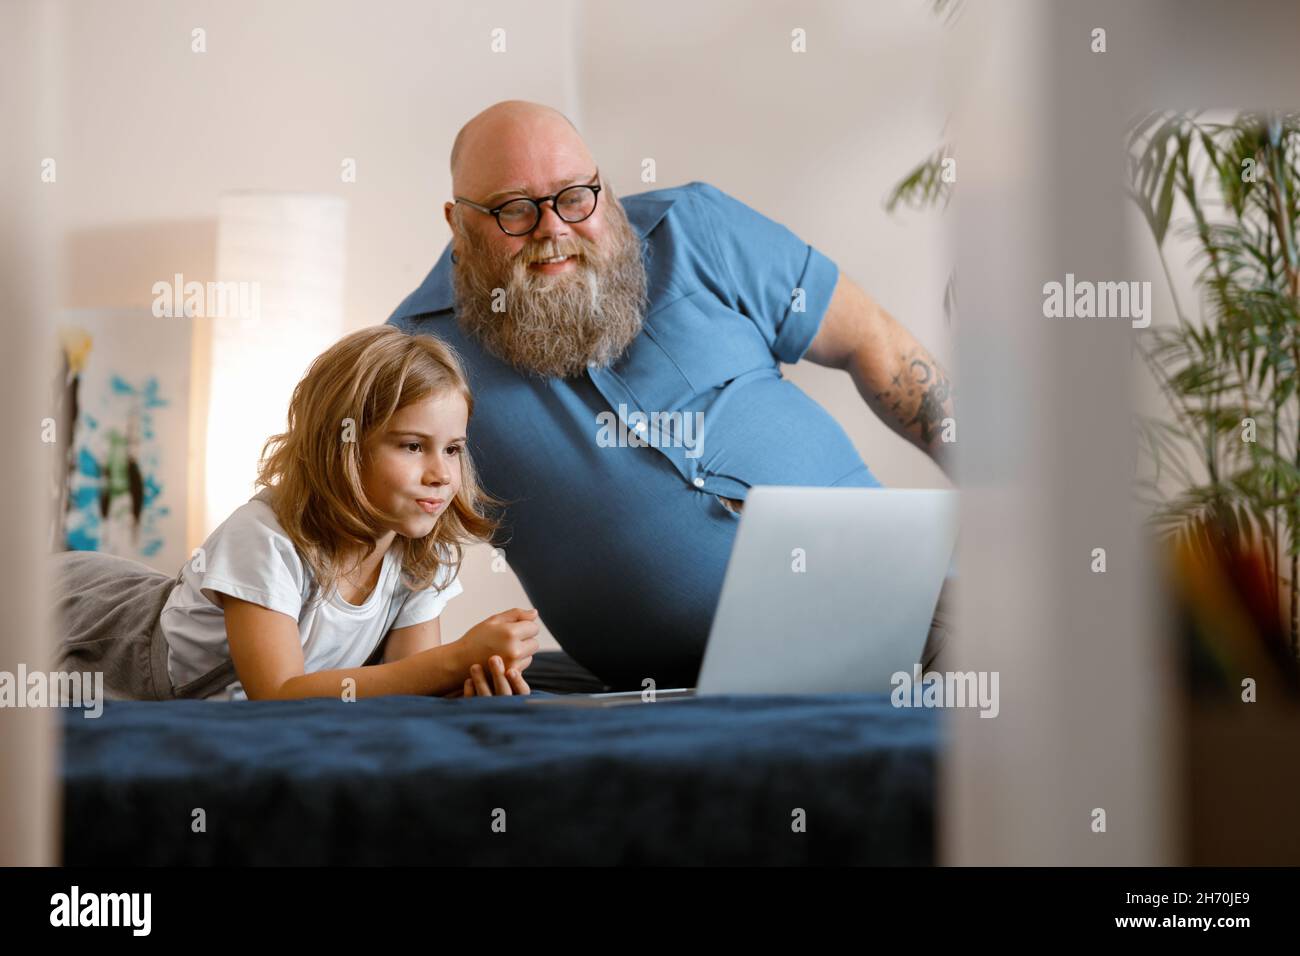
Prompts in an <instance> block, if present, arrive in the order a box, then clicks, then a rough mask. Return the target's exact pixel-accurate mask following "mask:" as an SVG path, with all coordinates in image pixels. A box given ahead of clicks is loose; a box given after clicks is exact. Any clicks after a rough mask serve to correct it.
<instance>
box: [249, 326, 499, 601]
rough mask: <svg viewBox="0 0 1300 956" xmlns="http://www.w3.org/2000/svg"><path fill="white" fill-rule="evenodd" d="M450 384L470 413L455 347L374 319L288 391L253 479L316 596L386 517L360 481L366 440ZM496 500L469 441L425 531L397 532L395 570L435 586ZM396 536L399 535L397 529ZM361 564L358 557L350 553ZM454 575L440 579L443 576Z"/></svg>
mask: <svg viewBox="0 0 1300 956" xmlns="http://www.w3.org/2000/svg"><path fill="white" fill-rule="evenodd" d="M448 392H454V393H456V394H459V395H460V396H461V397H462V398H463V399H464V400H465V405H466V408H467V409H468V410H469V414H470V415H471V416H472V415H473V414H474V397H473V395H472V394H471V393H470V389H469V381H468V380H467V379H466V377H465V372H464V369H463V368H462V367H461V364H460V360H459V359H458V358H457V356H456V353H455V351H454V350H453V349H452V348H451V347H450V346H449V345H447V344H446V343H445V342H443V341H441V340H440V339H437V338H435V337H433V336H432V335H410V334H408V333H406V332H402V331H400V330H398V329H396V328H393V327H392V326H386V325H380V326H375V327H373V328H367V329H362V330H361V331H359V332H353V333H352V334H351V335H346V336H344V337H343V338H342V339H340V340H339V341H338V342H336V343H335V344H334V345H332V346H331V347H330V348H329V349H327V350H326V351H325V352H323V353H322V354H321V355H319V356H317V358H316V359H315V361H313V362H312V363H311V367H310V368H308V370H307V374H306V375H304V376H303V378H302V381H300V382H299V383H298V385H297V386H296V387H295V388H294V390H293V398H292V399H291V400H290V402H289V416H288V422H287V424H288V430H287V431H285V432H283V433H281V434H279V435H273V436H271V438H269V439H268V440H267V441H266V444H264V445H263V446H262V458H261V461H260V462H259V465H258V476H257V486H258V487H259V488H260V487H266V488H271V489H273V494H272V496H271V498H272V500H271V506H272V508H273V510H274V511H275V516H276V518H277V519H278V520H279V522H280V525H281V527H283V528H284V531H285V533H286V534H287V535H288V536H289V538H290V540H292V541H293V543H294V546H295V547H296V548H297V549H298V553H299V554H301V555H302V556H303V559H304V560H305V561H306V562H307V564H308V565H309V566H310V567H311V570H312V573H313V574H314V575H315V577H316V582H317V586H318V587H319V588H320V594H319V596H320V598H321V599H323V597H324V595H327V594H331V593H332V592H333V591H334V588H335V587H336V586H337V584H338V579H339V577H340V576H341V575H342V574H343V573H344V571H345V570H350V568H348V569H345V568H344V567H343V564H344V562H345V560H346V556H347V555H348V554H349V553H352V552H355V551H356V550H357V548H358V547H360V548H362V549H363V550H364V551H365V553H366V554H369V553H370V552H371V551H373V550H374V545H375V538H376V536H377V529H378V528H379V526H380V523H381V522H383V521H391V520H393V516H392V515H387V514H385V513H384V512H382V511H380V510H379V509H378V508H376V507H375V506H374V505H373V504H372V503H371V502H370V501H369V499H367V497H366V495H365V492H364V491H363V489H362V474H363V469H364V467H365V462H366V455H367V448H368V447H369V442H368V439H369V438H370V437H371V436H374V435H379V434H382V433H383V431H384V429H385V428H386V427H387V425H388V422H389V421H390V420H391V419H392V417H393V416H394V415H395V414H396V413H397V411H398V410H399V409H402V408H405V407H406V406H408V405H412V404H415V403H416V402H421V401H424V400H426V399H429V398H437V397H439V396H441V395H443V394H445V393H448ZM500 504H501V502H500V501H499V500H498V499H496V498H493V497H492V496H490V495H488V494H487V493H486V492H484V491H483V490H482V488H481V487H480V486H479V483H478V476H477V474H476V472H475V469H474V464H473V460H472V459H471V457H470V454H469V452H468V450H462V453H461V484H460V490H459V491H457V492H456V495H455V497H454V498H452V500H451V501H450V502H449V503H448V505H447V507H446V508H445V509H444V510H443V513H442V515H441V516H440V517H439V518H438V523H437V524H436V525H434V528H433V531H431V532H430V533H429V534H427V535H425V536H424V537H423V538H415V539H411V538H403V547H402V574H403V576H404V577H405V579H406V584H407V586H408V587H410V588H411V589H412V590H415V591H420V590H424V589H426V588H428V587H431V586H432V585H433V582H434V580H435V578H436V576H437V574H438V570H439V568H440V567H441V566H442V565H447V566H450V567H451V568H453V569H454V571H455V572H457V573H458V572H459V571H460V564H461V561H462V559H463V557H464V546H466V545H469V544H474V543H477V542H480V541H486V540H489V539H490V538H491V536H492V534H493V533H494V532H495V531H496V530H497V527H498V521H497V520H496V519H495V518H493V517H491V516H490V515H489V514H488V509H489V508H494V507H496V506H497V505H500ZM399 537H401V536H399ZM358 563H359V562H358ZM452 577H454V574H453V575H451V576H449V577H448V578H447V580H448V581H450V580H451V579H452Z"/></svg>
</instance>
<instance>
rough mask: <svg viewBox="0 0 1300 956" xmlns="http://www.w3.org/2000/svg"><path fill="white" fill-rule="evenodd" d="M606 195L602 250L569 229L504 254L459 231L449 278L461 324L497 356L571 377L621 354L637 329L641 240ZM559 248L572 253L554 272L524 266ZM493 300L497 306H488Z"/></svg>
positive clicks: (642, 295) (642, 300)
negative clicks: (559, 236) (560, 269)
mask: <svg viewBox="0 0 1300 956" xmlns="http://www.w3.org/2000/svg"><path fill="white" fill-rule="evenodd" d="M606 195H608V196H609V201H608V202H607V203H606V204H605V205H604V206H603V207H602V208H603V215H604V217H605V230H606V232H605V237H604V248H603V249H601V248H598V247H597V246H595V245H593V244H592V243H591V242H589V241H588V240H587V239H585V238H583V237H581V236H579V235H578V234H577V233H570V234H569V236H568V237H567V238H565V239H562V240H558V241H554V240H550V239H546V240H542V241H540V242H536V243H533V244H532V245H530V246H525V247H524V249H523V250H521V251H520V252H519V253H518V254H517V255H516V256H515V257H514V258H510V257H508V256H505V257H503V256H500V255H499V254H497V253H495V252H493V251H492V250H491V249H490V248H489V247H487V246H486V245H485V244H484V243H482V242H481V241H480V240H479V239H478V238H477V237H476V236H475V235H474V234H473V233H472V232H470V231H469V230H465V231H464V234H463V235H459V238H460V240H461V245H460V246H459V249H460V252H459V255H458V256H457V264H456V265H455V266H454V267H453V268H452V284H453V287H454V289H455V292H456V309H457V313H458V317H459V320H460V323H461V327H462V328H464V329H465V331H466V332H468V333H469V334H470V335H472V336H473V337H474V338H476V339H477V340H478V341H479V342H480V343H482V345H483V346H484V347H485V348H487V350H488V351H490V352H491V353H492V354H494V355H496V356H497V357H498V358H500V359H501V360H502V361H505V362H507V363H509V364H510V365H513V366H514V367H515V368H517V369H520V370H521V371H525V372H532V373H534V374H537V375H541V376H548V377H549V376H556V377H560V378H570V377H573V376H575V375H580V374H581V373H582V372H583V370H584V369H585V368H586V367H587V366H588V365H589V364H592V363H594V364H596V365H599V366H605V365H608V364H610V363H611V362H613V361H614V360H615V359H617V358H618V357H619V356H620V355H622V354H623V351H624V350H625V349H626V348H627V347H628V345H629V344H631V342H632V340H633V339H634V338H636V336H637V334H638V333H639V332H640V331H641V323H642V319H643V317H644V314H645V307H646V301H647V300H646V271H645V264H644V263H643V262H642V261H641V240H640V238H639V237H638V236H637V234H636V233H635V232H634V231H633V229H632V227H631V225H630V224H629V223H628V220H627V214H626V213H625V212H624V211H623V207H622V206H621V205H620V203H619V202H618V200H617V198H615V197H614V196H613V194H612V193H611V192H608V191H606ZM492 228H494V229H495V228H496V225H495V224H493V225H492ZM565 254H573V255H576V256H578V257H579V258H578V259H577V261H575V262H574V263H572V265H571V266H570V267H569V269H568V271H566V272H563V273H560V274H559V275H546V274H544V273H539V272H536V271H533V270H531V269H529V268H528V262H529V261H531V260H535V259H541V258H550V257H552V256H557V255H565ZM497 290H501V291H500V292H498V291H497ZM494 303H499V305H498V308H502V309H503V311H500V312H494V311H493V310H492V306H493V304H494Z"/></svg>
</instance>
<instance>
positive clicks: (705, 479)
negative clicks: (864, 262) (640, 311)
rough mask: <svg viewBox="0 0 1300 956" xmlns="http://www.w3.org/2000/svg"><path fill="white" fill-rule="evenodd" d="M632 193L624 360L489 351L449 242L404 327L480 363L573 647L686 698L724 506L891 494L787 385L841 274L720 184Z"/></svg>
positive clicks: (726, 551)
mask: <svg viewBox="0 0 1300 956" xmlns="http://www.w3.org/2000/svg"><path fill="white" fill-rule="evenodd" d="M621 201H622V203H623V206H624V209H625V210H626V212H627V217H628V220H629V222H630V224H631V226H632V228H633V230H635V232H636V233H637V234H638V235H639V236H640V237H641V240H642V259H643V261H644V263H645V266H646V272H647V280H648V289H647V292H648V296H649V304H648V308H647V312H646V316H645V324H644V328H643V330H642V331H641V333H640V334H639V335H638V336H637V337H636V338H635V339H634V340H633V342H632V344H631V345H630V346H629V347H628V349H627V350H626V352H624V354H623V355H622V356H621V357H620V358H619V359H618V360H617V361H616V362H615V363H614V364H613V365H611V366H609V367H607V368H597V367H589V368H588V370H587V373H586V374H585V375H582V376H579V377H576V378H572V379H558V378H552V379H539V378H536V377H533V376H527V375H523V374H520V373H519V372H517V371H516V370H514V369H513V368H511V367H510V366H509V365H508V364H506V363H504V362H501V361H500V360H498V359H497V358H496V357H494V356H493V355H492V354H490V353H489V352H487V351H486V350H485V349H483V348H482V347H481V346H479V344H478V343H477V341H476V340H474V339H473V338H471V337H470V336H468V335H466V334H465V333H464V332H463V331H462V330H461V328H460V325H459V323H458V322H457V321H456V317H455V297H454V293H453V291H452V284H451V269H452V265H451V261H450V252H451V247H450V245H448V247H447V248H446V249H444V250H443V253H442V256H441V257H440V258H439V259H438V262H437V264H436V265H435V266H434V268H433V271H432V272H430V273H429V275H428V276H427V277H426V278H425V280H424V282H423V283H422V284H421V285H420V287H419V288H418V289H416V290H415V291H414V292H413V293H411V294H410V295H409V296H407V298H406V300H405V301H403V302H402V304H401V305H399V306H398V307H397V310H396V311H395V312H394V313H393V315H392V316H391V317H390V318H389V320H388V323H389V324H390V325H394V326H397V327H398V328H401V329H403V330H405V331H407V332H411V333H418V334H432V335H436V336H438V337H439V338H441V339H442V340H444V341H446V342H448V343H449V344H451V345H452V346H453V347H454V348H455V349H456V350H457V352H458V353H459V355H460V357H461V359H462V361H463V363H464V364H465V368H466V373H467V374H468V376H469V380H470V387H471V389H472V390H473V393H474V403H475V407H474V416H473V419H472V420H471V421H470V423H469V435H468V437H469V444H470V454H471V455H472V456H473V459H474V462H475V465H476V467H477V469H478V472H479V475H480V478H481V479H482V482H483V485H484V487H485V488H486V490H487V491H489V492H490V493H492V494H494V495H496V496H498V497H502V498H505V499H507V500H508V501H509V502H510V504H509V506H508V511H507V514H506V515H505V526H504V528H503V534H502V538H501V540H500V542H499V543H500V544H501V545H502V547H503V548H504V551H505V557H506V559H507V561H508V562H509V564H510V566H511V568H512V569H513V570H514V571H515V572H516V573H517V574H518V576H519V579H520V582H521V583H522V584H523V587H524V590H525V592H527V594H528V597H529V600H530V601H532V603H533V605H534V606H535V607H536V608H537V609H538V611H539V612H540V614H541V617H542V619H543V620H544V621H545V622H546V624H547V626H548V627H549V628H550V630H551V633H552V634H553V635H554V636H555V638H556V640H557V641H559V643H560V645H561V646H562V647H563V648H564V650H565V651H566V652H568V653H569V654H570V655H572V656H573V657H574V658H575V659H576V660H577V661H578V662H579V663H580V664H583V665H584V666H586V667H587V668H589V669H591V670H592V671H594V672H595V673H596V674H598V675H599V676H600V677H601V678H603V679H604V680H605V682H606V683H609V684H611V685H614V686H616V687H628V688H639V687H641V686H642V685H641V681H642V680H643V679H644V678H647V677H650V678H653V679H654V680H655V682H656V684H657V686H659V687H661V688H662V687H670V686H685V685H691V684H694V682H695V677H696V674H697V672H698V670H699V666H700V662H701V660H702V658H703V653H704V644H705V641H706V639H707V638H708V634H709V627H710V624H711V622H712V619H713V613H714V610H715V608H716V606H717V601H718V595H719V591H720V590H721V587H722V578H723V573H724V571H725V570H726V565H727V559H728V556H729V555H730V553H731V545H732V541H733V540H734V538H735V533H736V526H737V523H738V522H739V520H740V518H739V516H738V515H736V514H735V513H733V512H731V511H729V510H727V509H726V508H725V507H724V506H723V505H722V503H721V502H720V501H719V500H718V496H719V495H721V496H723V497H727V498H739V499H743V498H745V496H746V495H747V493H748V491H749V489H750V488H751V487H753V486H755V485H812V486H833V485H834V486H856V487H879V482H878V481H877V480H876V479H875V477H874V476H873V475H872V474H871V472H870V470H868V468H867V466H866V465H865V464H864V463H863V461H862V459H861V457H860V456H859V455H858V453H857V451H856V449H855V448H854V446H853V443H852V442H851V441H850V440H849V437H848V435H846V434H845V432H844V430H843V429H842V428H841V427H840V426H839V424H838V423H837V422H836V421H835V419H834V418H832V417H831V415H830V414H829V413H828V412H827V411H826V410H825V409H824V408H822V407H821V406H820V405H818V404H817V403H816V402H814V401H813V400H812V399H811V398H809V397H808V396H807V395H806V394H805V393H804V392H803V391H802V390H801V389H799V388H798V387H797V386H796V385H795V384H794V383H792V382H790V381H789V380H788V379H786V378H784V377H783V376H782V374H781V368H780V364H779V363H781V362H786V363H793V362H797V361H798V360H799V359H800V357H802V356H803V354H804V352H805V351H807V349H808V345H809V343H811V342H812V340H813V338H814V337H815V336H816V334H817V329H818V326H819V325H820V323H821V319H822V316H823V315H824V314H825V312H826V308H827V306H828V305H829V303H830V299H831V294H832V292H833V291H834V289H835V283H836V281H837V279H838V276H839V270H838V269H837V268H836V266H835V264H834V263H833V262H831V260H830V259H828V258H827V257H826V256H824V255H823V254H822V253H820V252H818V251H817V250H816V249H814V248H813V247H812V246H810V245H808V244H807V243H806V242H803V241H802V240H801V239H799V237H798V236H796V235H795V234H794V233H793V232H791V231H790V230H789V229H787V228H785V227H784V226H782V225H780V224H778V223H776V222H773V221H772V220H770V219H768V218H766V217H765V216H763V215H761V214H759V213H758V212H755V211H754V210H753V209H751V208H749V207H748V206H746V205H745V204H744V203H741V202H739V201H738V200H736V199H733V198H732V197H730V196H728V195H727V194H726V193H724V192H722V191H721V190H719V189H717V188H715V187H713V186H710V185H709V184H708V183H701V182H692V183H688V184H687V185H685V186H680V187H676V188H672V189H658V190H653V191H651V192H646V193H641V194H639V195H635V196H629V197H626V198H623V199H622V200H621ZM673 413H679V414H676V415H675V414H673ZM696 413H700V414H701V415H702V418H701V417H697V416H696ZM656 414H657V415H658V416H659V417H657V418H656V417H655V416H656ZM686 415H691V416H692V417H691V418H690V419H687V418H685V417H684V416H686ZM701 421H702V422H703V426H704V428H703V434H702V435H700V434H695V433H693V432H694V430H693V429H692V428H691V427H690V426H691V425H692V424H693V423H697V422H701ZM642 436H644V438H642Z"/></svg>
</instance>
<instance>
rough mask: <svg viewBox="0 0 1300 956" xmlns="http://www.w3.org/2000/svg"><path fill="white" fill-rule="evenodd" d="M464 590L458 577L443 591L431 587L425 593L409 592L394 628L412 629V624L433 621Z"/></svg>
mask: <svg viewBox="0 0 1300 956" xmlns="http://www.w3.org/2000/svg"><path fill="white" fill-rule="evenodd" d="M463 590H465V589H464V588H463V587H461V583H460V575H457V576H456V577H454V578H452V579H451V583H449V584H448V585H447V586H446V587H444V588H443V589H442V590H441V591H435V590H434V589H433V588H431V587H429V588H425V589H424V590H423V591H409V592H408V593H407V595H406V600H405V601H403V602H402V608H401V610H399V611H398V612H397V617H395V618H394V619H393V627H410V626H411V625H412V624H423V623H424V622H425V621H432V620H433V619H434V618H435V617H438V616H439V615H441V614H442V609H443V608H445V607H446V606H447V602H448V601H450V600H451V599H452V598H454V597H455V596H456V595H457V594H460V593H461V592H462V591H463Z"/></svg>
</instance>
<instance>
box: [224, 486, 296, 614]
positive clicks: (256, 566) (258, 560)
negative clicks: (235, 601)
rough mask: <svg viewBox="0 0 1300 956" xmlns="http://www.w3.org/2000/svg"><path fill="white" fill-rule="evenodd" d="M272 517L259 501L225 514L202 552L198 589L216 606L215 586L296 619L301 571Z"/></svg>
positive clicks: (293, 552) (225, 592)
mask: <svg viewBox="0 0 1300 956" xmlns="http://www.w3.org/2000/svg"><path fill="white" fill-rule="evenodd" d="M272 522H274V518H273V517H272V515H271V512H270V508H269V506H267V505H265V504H262V503H260V502H250V503H249V504H246V505H243V506H242V507H240V508H239V509H237V510H236V511H235V512H234V513H233V514H231V516H230V517H229V518H227V519H226V521H225V523H224V524H223V525H222V527H221V533H220V534H218V535H214V536H213V537H212V539H210V540H209V542H208V553H206V554H204V555H203V559H204V562H205V565H206V567H205V570H204V571H203V572H202V573H200V574H199V589H200V591H201V592H202V593H203V596H204V597H205V598H207V599H208V600H209V601H211V602H212V603H213V604H216V605H218V606H220V604H221V601H220V600H219V599H218V597H217V596H216V592H220V593H222V594H229V595H232V596H234V597H237V598H239V599H240V600H243V601H248V602H250V603H252V604H258V605H261V606H262V607H265V608H270V609H271V610H272V611H279V612H281V613H282V614H288V615H289V616H290V617H292V618H293V619H294V620H297V619H298V615H299V614H300V613H301V612H302V604H303V598H302V595H303V591H304V583H305V576H306V573H307V572H306V570H305V568H304V567H303V563H302V559H301V558H300V557H299V555H298V549H297V548H295V547H294V546H293V541H292V540H290V538H289V537H288V536H287V535H286V534H285V533H284V532H283V531H282V530H281V529H280V528H279V526H278V523H272Z"/></svg>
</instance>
